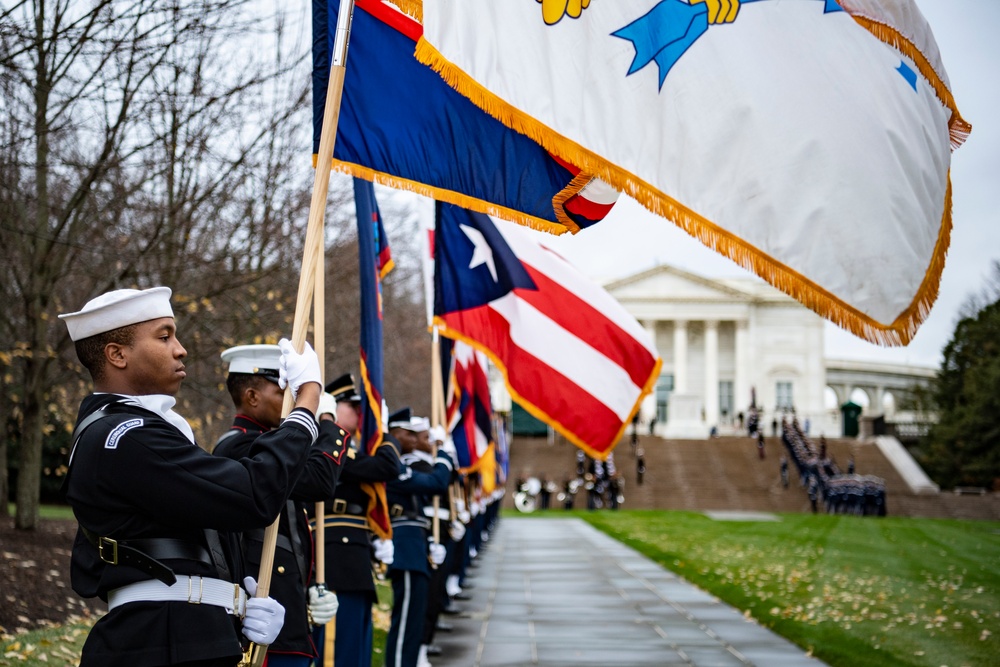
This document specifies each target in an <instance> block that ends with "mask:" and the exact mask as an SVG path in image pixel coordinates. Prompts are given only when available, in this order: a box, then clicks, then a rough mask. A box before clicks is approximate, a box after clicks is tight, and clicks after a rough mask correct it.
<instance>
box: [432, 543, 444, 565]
mask: <svg viewBox="0 0 1000 667" xmlns="http://www.w3.org/2000/svg"><path fill="white" fill-rule="evenodd" d="M446 553H447V551H446V550H445V548H444V545H443V544H436V543H434V542H431V544H430V554H431V562H432V563H434V564H435V565H440V564H441V563H443V562H444V557H445V555H446Z"/></svg>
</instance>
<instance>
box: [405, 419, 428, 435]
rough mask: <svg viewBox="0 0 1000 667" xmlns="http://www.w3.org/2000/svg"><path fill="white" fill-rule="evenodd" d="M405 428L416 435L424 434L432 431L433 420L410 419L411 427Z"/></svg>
mask: <svg viewBox="0 0 1000 667" xmlns="http://www.w3.org/2000/svg"><path fill="white" fill-rule="evenodd" d="M404 428H406V430H408V431H413V432H414V433H423V432H424V431H429V430H431V420H430V419H428V418H427V417H412V418H411V419H410V425H409V426H406V427H404Z"/></svg>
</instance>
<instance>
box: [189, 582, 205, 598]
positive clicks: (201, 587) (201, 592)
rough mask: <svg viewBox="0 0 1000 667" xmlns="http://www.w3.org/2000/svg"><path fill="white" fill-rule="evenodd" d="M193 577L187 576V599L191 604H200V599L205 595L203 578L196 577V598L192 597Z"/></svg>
mask: <svg viewBox="0 0 1000 667" xmlns="http://www.w3.org/2000/svg"><path fill="white" fill-rule="evenodd" d="M193 579H194V577H188V599H187V601H188V602H189V603H191V604H201V601H202V599H204V597H205V579H204V578H203V577H198V599H197V600H195V599H194V598H192V596H191V594H192V592H193V591H192V585H191V581H192V580H193Z"/></svg>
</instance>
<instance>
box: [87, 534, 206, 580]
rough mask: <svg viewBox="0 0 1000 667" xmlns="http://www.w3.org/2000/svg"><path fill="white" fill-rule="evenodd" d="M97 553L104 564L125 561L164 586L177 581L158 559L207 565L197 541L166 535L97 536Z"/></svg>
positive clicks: (120, 563)
mask: <svg viewBox="0 0 1000 667" xmlns="http://www.w3.org/2000/svg"><path fill="white" fill-rule="evenodd" d="M95 546H96V547H97V555H98V556H99V557H100V559H101V560H102V561H104V562H105V563H107V564H108V565H128V566H129V567H134V568H136V569H137V570H141V571H143V572H145V573H146V574H148V575H149V576H151V577H153V578H154V579H157V580H159V581H162V582H163V583H165V584H166V585H168V586H173V585H174V584H175V583H177V577H176V576H174V571H173V570H172V569H170V568H169V567H167V566H166V565H164V564H163V563H161V562H160V561H161V560H193V561H198V562H201V563H206V564H209V565H211V564H212V559H211V557H210V556H209V554H208V550H207V549H205V547H203V546H202V545H200V544H195V543H194V542H189V541H187V540H177V539H173V538H169V537H157V538H147V539H138V540H128V541H118V540H113V539H111V538H110V537H98V538H96V541H95Z"/></svg>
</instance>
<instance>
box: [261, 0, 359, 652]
mask: <svg viewBox="0 0 1000 667" xmlns="http://www.w3.org/2000/svg"><path fill="white" fill-rule="evenodd" d="M353 16H354V0H345V1H344V2H341V3H340V8H339V12H338V14H337V32H336V36H335V39H334V48H333V59H332V62H331V63H330V82H329V85H328V87H327V90H326V101H325V103H324V108H323V128H322V130H321V131H320V139H319V152H318V154H317V159H316V174H315V177H314V179H313V192H312V200H311V201H310V202H309V221H308V225H307V227H306V240H305V244H304V246H303V248H302V266H301V269H300V270H299V290H298V295H297V297H296V300H295V319H294V321H293V323H292V345H293V346H295V349H296V350H298V351H300V352H301V351H302V349H303V348H304V346H305V342H306V331H307V329H308V325H309V311H310V308H309V306H310V304H309V302H310V300H311V299H312V297H313V290H314V287H315V285H316V281H317V277H316V272H317V270H318V267H319V263H320V262H319V260H320V256H321V255H322V253H323V248H324V242H323V239H324V232H323V225H324V221H325V217H326V202H327V194H328V193H329V189H330V171H331V167H332V164H331V163H332V161H333V147H334V144H335V143H336V141H337V123H338V122H339V121H340V101H341V97H342V95H343V92H344V76H345V75H346V73H347V45H348V41H349V39H350V33H351V20H352V18H353ZM325 344H326V343H325V341H318V342H317V347H321V346H325ZM293 404H294V399H293V398H292V392H291V391H290V390H286V391H285V401H284V404H283V405H282V409H281V413H282V414H283V415H287V414H288V413H289V412H291V411H292V406H293ZM280 519H281V515H280V514H279V515H278V517H277V518H275V520H274V523H272V524H271V525H270V526H268V527H267V529H266V530H265V531H264V544H263V546H262V550H261V558H260V571H259V573H258V575H257V593H256V597H267V595H268V593H269V591H270V589H271V575H272V570H273V569H274V549H275V547H276V546H277V542H278V523H279V521H280ZM266 656H267V646H264V645H260V644H255V643H253V642H251V643H250V646H249V647H248V648H247V650H246V652H244V654H243V660H242V661H241V664H246V665H250V666H251V667H262V665H263V664H264V660H265V658H266Z"/></svg>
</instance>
